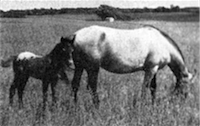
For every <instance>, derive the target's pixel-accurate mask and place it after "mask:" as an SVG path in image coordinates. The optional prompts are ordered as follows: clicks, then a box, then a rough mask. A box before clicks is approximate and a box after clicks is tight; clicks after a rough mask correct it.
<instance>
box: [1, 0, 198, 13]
mask: <svg viewBox="0 0 200 126" xmlns="http://www.w3.org/2000/svg"><path fill="white" fill-rule="evenodd" d="M101 4H106V5H110V6H113V7H120V8H144V7H148V8H156V7H158V6H164V7H170V5H175V6H177V5H178V6H179V7H191V6H192V7H199V6H200V5H199V4H200V2H199V0H0V10H3V11H8V10H10V9H34V8H38V9H40V8H47V9H49V8H54V9H60V8H70V7H71V8H76V7H98V6H99V5H101Z"/></svg>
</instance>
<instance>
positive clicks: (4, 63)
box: [1, 55, 17, 67]
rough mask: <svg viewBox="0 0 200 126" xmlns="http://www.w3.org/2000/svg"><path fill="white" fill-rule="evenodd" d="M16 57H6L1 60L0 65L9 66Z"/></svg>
mask: <svg viewBox="0 0 200 126" xmlns="http://www.w3.org/2000/svg"><path fill="white" fill-rule="evenodd" d="M16 58H17V56H16V55H15V56H10V57H9V58H8V59H6V60H1V66H2V67H10V66H11V63H12V62H13V61H14V60H15V59H16Z"/></svg>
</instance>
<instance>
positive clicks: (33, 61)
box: [1, 43, 68, 109]
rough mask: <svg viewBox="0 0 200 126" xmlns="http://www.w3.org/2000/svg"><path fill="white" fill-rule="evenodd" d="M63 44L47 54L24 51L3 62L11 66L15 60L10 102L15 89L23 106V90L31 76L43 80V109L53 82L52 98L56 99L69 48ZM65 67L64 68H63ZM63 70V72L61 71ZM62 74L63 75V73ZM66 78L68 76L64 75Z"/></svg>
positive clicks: (3, 65) (5, 65)
mask: <svg viewBox="0 0 200 126" xmlns="http://www.w3.org/2000/svg"><path fill="white" fill-rule="evenodd" d="M61 47H63V46H62V44H60V43H59V44H57V45H56V46H55V47H54V49H53V50H52V51H51V52H50V53H49V54H47V55H46V56H43V57H42V56H38V55H35V54H33V53H31V52H22V53H20V54H19V55H16V56H11V57H10V58H9V59H7V60H6V61H3V60H2V62H1V65H2V67H9V66H10V62H13V71H14V81H13V83H12V85H11V87H10V96H9V98H10V104H11V105H12V104H13V96H14V95H15V90H17V91H18V97H19V108H20V109H21V108H22V107H23V100H22V97H23V91H24V88H25V86H26V83H27V81H28V79H29V77H33V78H36V79H40V80H42V82H43V85H42V91H43V109H45V106H46V105H45V104H46V100H47V90H48V86H49V84H51V90H52V99H53V102H54V103H55V102H56V99H55V86H56V84H57V81H58V79H59V75H58V74H60V76H62V75H64V74H63V73H64V71H63V69H64V62H65V60H66V59H65V58H67V57H66V56H67V55H68V53H67V50H65V49H61ZM62 68H63V69H62ZM60 72H62V73H60ZM61 74H62V75H61ZM64 78H65V79H66V78H67V76H65V77H64Z"/></svg>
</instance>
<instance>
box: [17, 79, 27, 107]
mask: <svg viewBox="0 0 200 126" xmlns="http://www.w3.org/2000/svg"><path fill="white" fill-rule="evenodd" d="M27 81H28V76H25V75H22V76H21V78H20V83H19V84H18V90H17V91H18V97H19V108H20V109H21V108H22V107H23V93H24V88H25V86H26V83H27Z"/></svg>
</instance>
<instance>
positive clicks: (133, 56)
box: [60, 25, 193, 108]
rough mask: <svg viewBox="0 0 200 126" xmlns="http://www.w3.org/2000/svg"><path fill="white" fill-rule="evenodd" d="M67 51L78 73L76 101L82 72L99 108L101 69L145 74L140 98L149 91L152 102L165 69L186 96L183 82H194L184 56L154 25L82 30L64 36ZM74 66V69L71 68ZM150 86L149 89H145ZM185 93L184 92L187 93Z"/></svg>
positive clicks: (74, 82) (75, 86)
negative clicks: (157, 75) (171, 73)
mask: <svg viewBox="0 0 200 126" xmlns="http://www.w3.org/2000/svg"><path fill="white" fill-rule="evenodd" d="M60 43H63V45H64V47H63V48H66V49H68V50H69V49H72V51H71V54H72V57H71V58H70V59H69V61H70V60H71V59H73V62H74V66H75V72H74V77H73V80H72V90H73V92H74V101H75V102H76V101H77V91H78V88H79V83H80V79H81V75H82V73H83V70H86V72H87V75H88V86H89V87H90V89H91V95H92V99H93V104H94V105H95V106H96V107H97V108H98V107H99V97H98V94H97V93H96V90H97V79H98V73H99V69H100V68H103V69H105V70H107V71H109V72H112V73H118V74H125V73H133V72H137V71H144V72H145V75H144V81H143V84H142V89H141V91H140V93H139V94H140V98H141V99H145V98H146V90H147V89H150V93H151V96H152V103H153V102H154V99H155V98H156V87H157V84H156V74H157V72H158V70H160V69H162V68H163V67H164V66H169V68H170V69H171V71H172V72H173V74H174V75H175V77H176V85H175V88H174V91H175V92H178V93H179V92H180V93H179V94H183V95H185V96H186V93H187V91H185V90H184V89H186V88H184V87H187V84H186V83H185V84H183V80H188V81H187V82H189V81H191V79H192V78H193V75H192V73H190V72H189V71H188V68H187V67H186V63H185V59H184V56H183V54H182V52H181V50H180V48H179V47H178V45H177V44H176V43H175V41H174V40H173V39H172V38H170V37H169V36H168V35H167V34H166V33H165V32H163V31H161V30H160V29H158V28H156V27H154V26H143V27H140V28H137V29H115V28H110V27H104V26H96V25H94V26H89V27H85V28H82V29H80V30H78V31H76V32H75V33H73V34H72V35H70V36H65V37H61V40H60ZM69 67H71V66H69ZM146 87H147V88H146ZM184 91H185V92H184Z"/></svg>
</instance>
